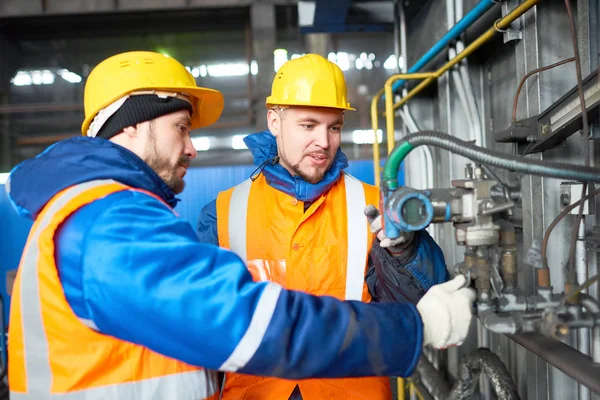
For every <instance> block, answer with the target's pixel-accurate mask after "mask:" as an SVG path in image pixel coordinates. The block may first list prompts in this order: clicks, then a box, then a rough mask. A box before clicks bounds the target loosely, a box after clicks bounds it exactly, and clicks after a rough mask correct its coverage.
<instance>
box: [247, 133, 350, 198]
mask: <svg viewBox="0 0 600 400" xmlns="http://www.w3.org/2000/svg"><path fill="white" fill-rule="evenodd" d="M244 142H245V143H246V146H248V149H249V150H250V151H251V152H252V155H253V156H254V164H255V165H257V166H259V168H261V169H262V173H263V174H264V175H265V178H266V179H267V182H268V183H269V185H271V186H272V187H274V188H275V189H277V190H279V191H282V192H284V193H286V194H288V195H289V196H292V197H294V198H296V199H298V200H300V201H303V202H312V201H315V200H316V199H318V198H319V197H321V195H323V194H324V193H327V192H328V191H329V189H331V187H332V186H333V185H335V183H336V182H337V180H338V179H340V176H341V173H342V171H343V170H344V168H346V167H347V166H348V158H347V157H346V155H345V154H344V153H343V152H342V150H341V149H338V151H337V153H336V155H335V158H334V160H333V163H332V164H331V167H330V168H329V170H328V171H327V173H325V176H324V177H323V179H322V180H321V181H320V182H318V183H314V184H313V183H309V182H306V181H305V180H304V179H302V178H301V177H299V176H292V175H291V174H290V173H289V172H288V171H287V170H286V169H285V168H284V167H283V166H282V165H281V164H279V163H278V162H277V161H278V159H277V154H278V153H277V141H276V139H275V136H273V134H272V133H271V132H270V131H268V130H266V131H263V132H259V133H254V134H252V135H248V136H246V138H245V139H244ZM258 173H260V172H258Z"/></svg>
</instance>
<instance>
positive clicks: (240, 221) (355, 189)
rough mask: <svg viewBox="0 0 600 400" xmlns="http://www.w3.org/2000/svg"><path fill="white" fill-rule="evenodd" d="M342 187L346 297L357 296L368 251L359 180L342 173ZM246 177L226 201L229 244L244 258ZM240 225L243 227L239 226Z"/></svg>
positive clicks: (248, 194)
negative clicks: (346, 246) (346, 237)
mask: <svg viewBox="0 0 600 400" xmlns="http://www.w3.org/2000/svg"><path fill="white" fill-rule="evenodd" d="M344 184H345V187H346V211H347V221H348V222H347V224H348V225H347V231H348V254H347V260H348V261H347V268H346V294H345V298H346V300H361V299H362V295H363V285H364V280H365V264H366V262H367V252H368V243H369V238H368V234H369V232H368V230H367V226H366V225H365V223H366V222H365V221H366V219H365V216H364V209H365V207H366V198H365V192H364V188H363V185H362V183H361V182H360V181H359V180H357V179H356V178H354V177H353V176H351V175H348V174H344ZM251 185H252V181H251V180H250V179H248V180H246V181H244V182H242V183H241V184H239V185H238V186H236V187H235V188H234V189H233V193H232V195H231V200H230V203H229V224H228V228H229V229H228V233H229V248H230V249H231V251H233V252H234V253H236V254H237V255H238V256H240V257H241V258H242V259H243V260H245V261H246V260H247V256H246V254H247V252H246V243H247V241H246V234H247V230H248V227H247V224H246V221H247V210H248V199H249V197H250V187H251ZM240 227H243V228H242V229H240Z"/></svg>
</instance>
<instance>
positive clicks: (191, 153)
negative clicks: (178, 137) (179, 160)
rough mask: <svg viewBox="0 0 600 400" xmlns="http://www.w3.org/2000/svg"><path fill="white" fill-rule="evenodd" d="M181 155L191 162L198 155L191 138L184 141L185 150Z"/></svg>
mask: <svg viewBox="0 0 600 400" xmlns="http://www.w3.org/2000/svg"><path fill="white" fill-rule="evenodd" d="M183 154H185V155H186V156H188V157H189V158H190V160H193V159H194V158H196V156H197V155H198V151H197V150H196V148H195V147H194V143H193V142H192V138H191V136H188V138H187V140H186V143H185V148H184V149H183Z"/></svg>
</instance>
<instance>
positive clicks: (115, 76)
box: [81, 51, 224, 136]
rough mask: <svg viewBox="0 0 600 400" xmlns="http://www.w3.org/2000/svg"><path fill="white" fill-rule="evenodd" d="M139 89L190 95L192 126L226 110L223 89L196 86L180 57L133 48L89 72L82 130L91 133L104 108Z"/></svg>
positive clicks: (212, 120)
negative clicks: (179, 60) (93, 122)
mask: <svg viewBox="0 0 600 400" xmlns="http://www.w3.org/2000/svg"><path fill="white" fill-rule="evenodd" d="M138 91H146V93H152V91H158V92H163V93H164V92H167V93H173V94H175V93H178V94H179V95H181V94H183V95H184V96H186V97H188V98H189V100H190V102H191V103H192V107H193V109H194V112H193V115H192V126H191V127H192V129H195V128H200V127H203V126H207V125H210V124H212V123H214V122H216V121H217V120H218V119H219V117H220V116H221V112H222V111H223V106H224V103H223V95H222V94H221V92H219V91H217V90H213V89H207V88H203V87H198V86H196V80H195V79H194V77H193V76H192V75H191V74H190V73H189V72H188V71H187V70H186V69H185V67H184V66H183V65H181V64H180V63H179V62H178V61H177V60H175V59H173V58H171V57H168V56H165V55H163V54H160V53H154V52H150V51H132V52H127V53H121V54H117V55H115V56H112V57H110V58H107V59H106V60H104V61H102V62H101V63H100V64H98V65H97V66H96V67H95V68H94V69H93V70H92V72H91V73H90V75H89V76H88V78H87V82H86V84H85V92H84V96H83V97H84V101H83V102H84V108H85V120H84V121H83V124H82V126H81V133H82V134H83V135H84V136H85V135H86V134H87V131H88V128H89V127H90V124H91V123H92V121H93V120H94V118H95V117H96V115H97V114H98V113H99V112H100V110H102V109H104V108H105V107H107V106H109V105H110V104H112V103H114V102H115V101H117V100H119V99H120V98H122V97H123V96H125V95H127V94H130V93H133V92H138Z"/></svg>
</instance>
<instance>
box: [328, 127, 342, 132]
mask: <svg viewBox="0 0 600 400" xmlns="http://www.w3.org/2000/svg"><path fill="white" fill-rule="evenodd" d="M330 129H331V130H332V131H334V132H338V133H339V132H341V131H342V127H341V126H332V127H331V128H330Z"/></svg>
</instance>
